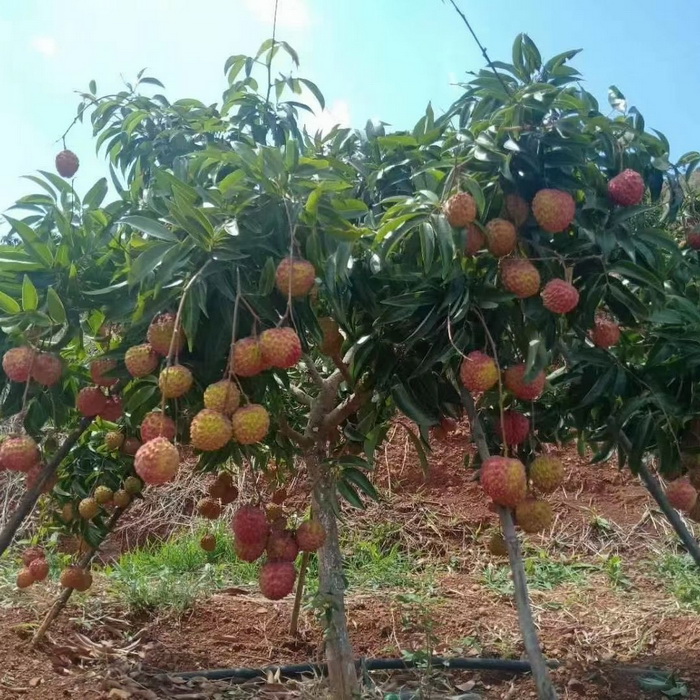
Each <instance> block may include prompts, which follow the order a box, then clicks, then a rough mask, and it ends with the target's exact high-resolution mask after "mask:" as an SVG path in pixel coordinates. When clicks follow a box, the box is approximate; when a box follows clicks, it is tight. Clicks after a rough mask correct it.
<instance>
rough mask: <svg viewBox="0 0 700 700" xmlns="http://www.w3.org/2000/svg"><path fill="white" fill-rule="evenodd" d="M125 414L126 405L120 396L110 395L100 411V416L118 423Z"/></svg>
mask: <svg viewBox="0 0 700 700" xmlns="http://www.w3.org/2000/svg"><path fill="white" fill-rule="evenodd" d="M123 415H124V405H123V403H122V400H121V398H120V397H119V396H110V397H109V398H108V399H107V400H106V401H105V406H104V408H103V409H102V410H101V411H100V418H102V419H104V420H108V421H110V422H111V423H116V422H117V421H118V420H119V419H120V418H121V417H122V416H123Z"/></svg>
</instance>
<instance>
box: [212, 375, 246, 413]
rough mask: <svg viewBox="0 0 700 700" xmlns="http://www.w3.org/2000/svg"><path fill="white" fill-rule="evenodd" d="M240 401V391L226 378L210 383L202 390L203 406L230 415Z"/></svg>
mask: <svg viewBox="0 0 700 700" xmlns="http://www.w3.org/2000/svg"><path fill="white" fill-rule="evenodd" d="M240 403H241V392H240V391H239V390H238V387H237V386H236V385H235V384H234V383H233V382H230V381H228V380H227V379H222V380H221V381H220V382H216V383H215V384H210V385H209V386H208V387H207V388H206V389H205V390H204V407H205V408H211V409H212V410H213V411H218V412H219V413H223V414H224V415H225V416H230V415H231V414H232V413H233V412H234V411H235V410H236V409H237V408H238V407H239V406H240Z"/></svg>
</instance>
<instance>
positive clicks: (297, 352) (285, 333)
mask: <svg viewBox="0 0 700 700" xmlns="http://www.w3.org/2000/svg"><path fill="white" fill-rule="evenodd" d="M260 350H261V352H262V356H263V360H264V361H265V362H266V363H267V364H268V365H271V366H272V367H279V368H280V369H289V368H290V367H294V365H295V364H296V363H297V362H299V360H300V359H301V341H300V340H299V336H298V335H297V333H296V331H295V330H294V329H293V328H270V329H269V330H266V331H263V333H262V335H261V336H260Z"/></svg>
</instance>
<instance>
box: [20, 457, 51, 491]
mask: <svg viewBox="0 0 700 700" xmlns="http://www.w3.org/2000/svg"><path fill="white" fill-rule="evenodd" d="M45 466H46V465H44V464H42V463H41V462H37V463H36V464H35V465H34V466H33V467H32V468H31V469H29V470H28V471H26V472H25V481H24V484H25V486H26V487H27V491H29V490H30V489H33V488H34V487H35V486H36V484H37V482H38V481H39V477H40V476H41V475H42V473H43V471H44V467H45ZM57 483H58V476H57V475H56V474H55V473H54V474H52V475H51V476H50V477H49V479H48V481H46V482H45V483H44V487H43V488H42V489H41V493H50V492H51V491H53V488H54V486H56V484H57Z"/></svg>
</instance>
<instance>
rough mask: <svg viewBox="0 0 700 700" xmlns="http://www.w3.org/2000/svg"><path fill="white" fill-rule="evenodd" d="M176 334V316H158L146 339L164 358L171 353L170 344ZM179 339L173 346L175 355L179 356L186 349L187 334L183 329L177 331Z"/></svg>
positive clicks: (150, 326)
mask: <svg viewBox="0 0 700 700" xmlns="http://www.w3.org/2000/svg"><path fill="white" fill-rule="evenodd" d="M174 333H175V315H174V314H171V313H164V314H158V315H157V316H156V317H155V318H154V319H153V320H152V321H151V324H150V325H149V326H148V331H147V332H146V338H147V339H148V342H149V343H150V345H151V347H152V348H153V349H154V350H155V351H156V352H157V353H158V354H159V355H162V356H163V357H167V356H168V353H169V352H170V344H171V342H172V340H173V334H174ZM176 335H177V338H176V339H175V342H174V344H173V353H174V354H175V355H177V354H178V353H180V352H182V349H183V348H184V347H185V333H184V331H183V330H182V328H179V329H178V331H177V334H176Z"/></svg>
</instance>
